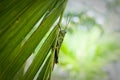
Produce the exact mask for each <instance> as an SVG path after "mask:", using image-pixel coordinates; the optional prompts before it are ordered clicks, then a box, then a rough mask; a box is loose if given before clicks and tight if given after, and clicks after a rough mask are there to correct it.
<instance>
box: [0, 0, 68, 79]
mask: <svg viewBox="0 0 120 80" xmlns="http://www.w3.org/2000/svg"><path fill="white" fill-rule="evenodd" d="M66 2H67V0H34V1H33V0H25V1H24V0H13V1H11V0H7V1H5V0H3V1H0V6H1V7H0V22H1V25H0V80H13V79H18V80H19V79H25V80H32V79H33V78H34V77H35V75H36V73H37V72H38V70H39V69H40V68H41V66H42V65H43V63H44V61H45V60H46V57H47V55H48V52H49V50H50V49H51V46H52V45H53V41H54V40H55V38H56V37H55V34H56V31H57V29H58V27H55V28H54V29H53V30H51V34H50V35H49V36H48V38H47V39H46V40H45V42H44V43H43V44H42V47H41V48H40V50H39V51H38V53H37V54H36V56H35V58H34V60H33V62H32V63H31V65H30V67H29V68H28V71H27V72H26V73H25V74H23V71H24V65H25V63H26V61H27V59H28V58H29V57H30V56H31V54H32V53H33V52H34V51H35V49H36V47H37V46H38V44H39V43H40V42H41V41H42V40H43V38H44V37H45V36H46V34H47V33H48V31H50V29H51V28H52V26H53V24H55V22H56V20H57V19H58V17H59V16H60V15H61V13H62V12H63V10H64V8H65V6H66ZM52 58H53V57H52ZM49 64H50V65H51V64H52V61H50V63H46V64H45V65H46V66H47V67H46V68H48V66H49ZM35 65H36V66H35ZM44 69H45V68H43V70H42V71H43V72H49V73H50V74H51V68H48V69H47V71H44ZM41 74H43V73H41ZM50 74H49V75H50ZM45 75H47V74H45ZM17 76H19V77H20V78H17Z"/></svg>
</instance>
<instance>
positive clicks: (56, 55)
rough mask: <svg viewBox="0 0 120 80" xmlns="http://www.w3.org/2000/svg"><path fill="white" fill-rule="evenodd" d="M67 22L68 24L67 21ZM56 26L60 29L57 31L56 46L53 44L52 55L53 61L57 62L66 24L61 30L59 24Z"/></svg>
mask: <svg viewBox="0 0 120 80" xmlns="http://www.w3.org/2000/svg"><path fill="white" fill-rule="evenodd" d="M68 24H69V21H68ZM68 24H67V25H68ZM58 26H59V28H60V31H59V33H58V38H57V42H56V46H55V57H54V62H55V63H58V54H59V51H60V47H61V44H62V42H63V39H64V37H65V34H66V28H67V26H66V28H65V29H63V30H62V29H61V26H60V24H58Z"/></svg>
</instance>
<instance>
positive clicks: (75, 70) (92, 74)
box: [52, 0, 120, 80]
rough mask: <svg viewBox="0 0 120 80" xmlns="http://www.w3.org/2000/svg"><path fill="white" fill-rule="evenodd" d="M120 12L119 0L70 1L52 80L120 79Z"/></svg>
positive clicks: (64, 19)
mask: <svg viewBox="0 0 120 80" xmlns="http://www.w3.org/2000/svg"><path fill="white" fill-rule="evenodd" d="M119 14H120V0H68V4H67V8H66V10H65V14H64V18H63V22H62V23H63V25H62V26H63V29H64V28H65V26H67V34H66V36H65V39H64V42H63V44H62V47H61V50H60V54H59V64H56V65H55V68H54V70H53V73H52V80H120V68H119V67H120V59H119V57H120V20H119V19H120V15H119ZM68 18H70V22H69V25H67V23H68V22H67V21H68Z"/></svg>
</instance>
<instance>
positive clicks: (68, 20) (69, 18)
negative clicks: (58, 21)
mask: <svg viewBox="0 0 120 80" xmlns="http://www.w3.org/2000/svg"><path fill="white" fill-rule="evenodd" d="M70 20H71V17H67V20H66V26H65V30H66V29H67V26H68V25H69V23H70Z"/></svg>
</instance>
